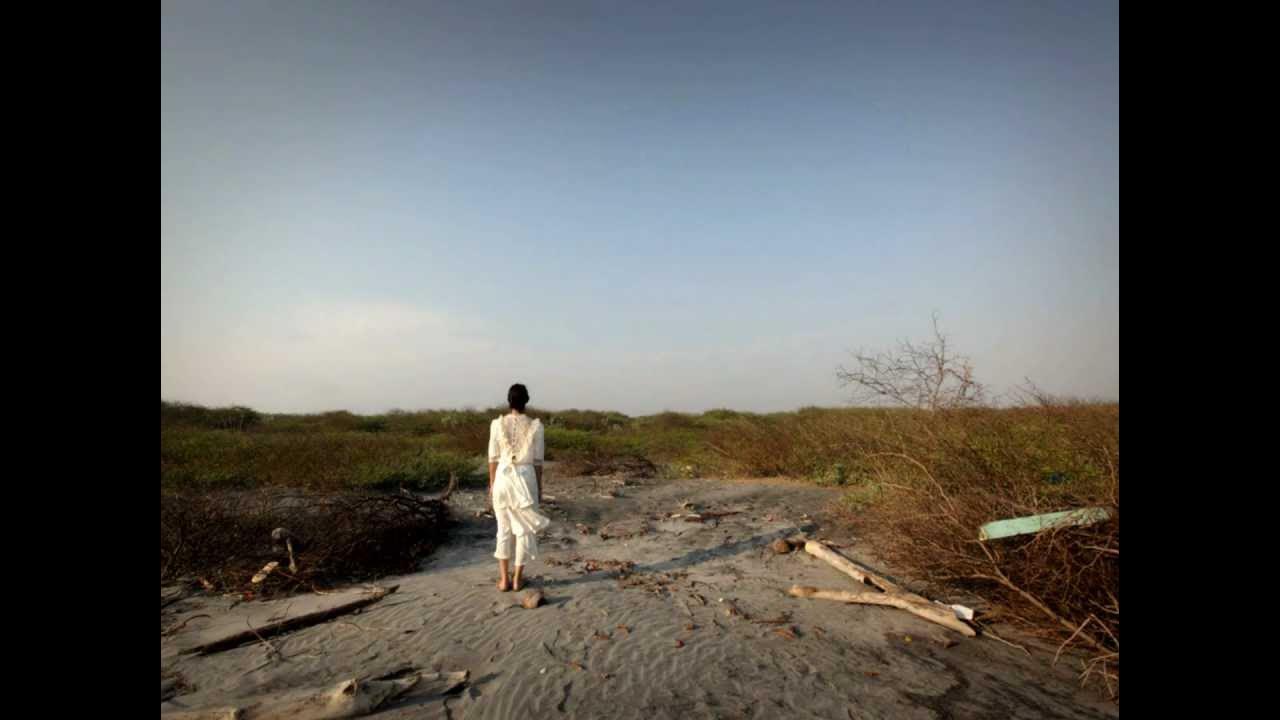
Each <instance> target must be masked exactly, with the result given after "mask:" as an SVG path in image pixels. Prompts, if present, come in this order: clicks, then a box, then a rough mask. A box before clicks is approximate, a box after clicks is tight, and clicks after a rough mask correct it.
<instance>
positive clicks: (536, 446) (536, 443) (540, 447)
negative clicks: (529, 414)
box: [533, 422, 546, 465]
mask: <svg viewBox="0 0 1280 720" xmlns="http://www.w3.org/2000/svg"><path fill="white" fill-rule="evenodd" d="M545 450H546V443H545V442H544V440H543V437H542V423H541V422H539V423H538V427H536V428H534V430H533V464H534V465H541V464H542V456H543V453H544V452H545Z"/></svg>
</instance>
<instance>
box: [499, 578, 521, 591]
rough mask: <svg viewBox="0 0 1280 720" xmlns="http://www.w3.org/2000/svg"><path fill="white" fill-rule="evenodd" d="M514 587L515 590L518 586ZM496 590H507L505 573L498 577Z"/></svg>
mask: <svg viewBox="0 0 1280 720" xmlns="http://www.w3.org/2000/svg"><path fill="white" fill-rule="evenodd" d="M516 589H517V590H519V588H516ZM498 590H500V591H502V592H506V591H507V576H506V575H503V576H502V577H501V578H499V579H498Z"/></svg>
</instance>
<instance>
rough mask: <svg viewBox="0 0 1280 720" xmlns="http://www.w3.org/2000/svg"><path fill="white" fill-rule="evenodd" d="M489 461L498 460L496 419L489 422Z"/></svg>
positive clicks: (494, 461)
mask: <svg viewBox="0 0 1280 720" xmlns="http://www.w3.org/2000/svg"><path fill="white" fill-rule="evenodd" d="M489 462H491V463H496V462H498V421H496V420H495V421H493V422H491V423H489Z"/></svg>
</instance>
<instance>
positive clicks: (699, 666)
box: [161, 469, 1119, 720]
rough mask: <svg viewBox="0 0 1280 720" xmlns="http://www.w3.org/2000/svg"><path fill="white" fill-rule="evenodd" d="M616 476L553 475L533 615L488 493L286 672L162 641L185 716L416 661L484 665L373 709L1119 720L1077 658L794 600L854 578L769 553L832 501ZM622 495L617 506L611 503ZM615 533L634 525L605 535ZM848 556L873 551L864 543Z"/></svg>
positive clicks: (283, 645)
mask: <svg viewBox="0 0 1280 720" xmlns="http://www.w3.org/2000/svg"><path fill="white" fill-rule="evenodd" d="M621 482H622V481H620V480H611V479H608V478H599V479H593V478H565V479H559V478H556V477H555V473H554V469H551V470H549V474H548V481H547V490H546V494H547V495H549V496H552V497H554V498H556V501H555V502H554V503H552V504H549V505H548V507H549V508H550V514H551V515H552V517H553V519H554V520H555V521H556V522H555V524H554V525H553V526H552V527H551V529H550V531H549V534H548V535H547V536H546V537H545V538H544V540H543V541H542V546H541V557H540V558H539V559H538V560H537V561H534V562H533V563H531V565H530V567H529V568H528V570H529V571H530V575H531V578H530V579H531V583H530V585H531V586H534V587H541V588H542V589H543V591H544V592H545V594H546V598H547V604H546V605H545V606H543V607H541V608H538V609H536V610H525V609H523V608H521V607H519V606H518V605H516V602H517V600H518V596H517V595H515V594H513V593H500V592H498V591H497V590H496V589H495V588H494V587H493V583H494V580H495V576H494V575H495V569H494V562H493V559H492V551H493V532H494V524H493V520H492V519H491V518H489V517H475V516H474V513H475V512H476V511H477V510H479V509H481V508H482V507H483V505H484V500H485V499H484V494H483V492H475V491H467V492H460V493H458V494H456V495H455V497H454V499H453V500H452V501H451V504H452V505H453V507H454V508H455V513H456V514H457V515H459V516H462V517H465V518H466V519H465V520H464V522H463V524H462V526H461V527H460V529H459V532H458V533H457V535H456V536H455V538H454V539H453V540H452V541H451V543H450V544H449V545H448V546H446V547H445V548H444V549H443V550H441V551H440V552H439V553H437V555H436V556H435V557H434V558H433V559H432V560H430V561H429V562H427V563H426V564H425V565H424V566H423V569H422V571H421V572H419V573H416V574H414V575H409V576H405V577H400V578H388V579H385V580H384V581H382V583H381V584H384V585H390V584H397V583H398V584H399V585H400V590H399V592H397V593H396V594H394V595H392V596H389V597H388V598H387V599H385V600H383V601H382V602H380V603H378V604H376V605H374V606H372V607H370V608H368V609H366V610H364V611H362V612H360V613H359V614H355V615H350V616H347V617H344V618H341V619H339V620H336V621H331V622H328V623H325V624H323V625H319V626H316V627H311V628H307V629H304V630H300V631H297V632H294V633H292V634H289V635H287V636H283V637H280V638H278V639H276V640H275V645H276V646H277V647H278V648H279V649H280V650H281V651H282V653H283V654H284V656H285V658H286V659H285V660H284V661H283V662H282V661H279V660H271V659H269V658H268V657H267V653H266V652H265V650H264V648H262V647H261V646H247V647H241V648H237V649H234V650H230V651H226V652H222V653H219V654H215V655H212V656H208V657H187V656H184V657H179V658H175V657H172V648H171V647H170V646H171V644H172V642H173V641H168V640H164V639H162V642H161V655H162V670H163V669H168V670H176V671H177V672H179V673H181V675H182V677H183V679H184V680H185V681H186V683H188V684H189V685H192V686H194V688H195V689H194V690H193V691H188V692H186V693H185V694H182V695H180V696H179V697H178V698H177V700H178V702H181V703H182V704H184V705H186V706H188V707H199V706H203V705H215V704H224V703H226V702H228V701H229V700H231V699H234V698H237V697H244V696H248V695H253V694H260V693H269V692H274V691H280V690H285V689H290V688H295V687H300V686H304V685H325V684H329V683H336V682H337V681H338V680H340V679H342V678H345V677H349V676H355V677H362V678H368V677H376V676H379V675H383V674H385V673H390V672H393V671H395V670H397V669H399V668H403V667H409V666H411V667H416V668H420V669H425V670H445V671H450V670H468V671H470V673H471V679H470V682H469V683H468V685H467V686H466V687H465V689H463V690H462V691H461V692H458V693H455V694H453V695H450V696H448V697H445V698H439V697H437V698H431V699H426V700H422V699H417V700H414V699H411V700H409V701H407V702H404V703H401V704H399V705H396V706H393V707H391V708H390V709H387V710H385V711H383V712H381V713H378V714H377V715H376V716H375V717H378V718H409V717H414V718H418V717H453V718H514V717H538V718H542V717H548V718H551V717H581V718H592V717H618V718H644V719H645V720H654V719H657V718H704V717H705V718H745V717H750V718H772V717H787V718H840V719H844V720H847V719H848V718H885V717H892V718H947V717H954V718H984V717H990V718H1046V717H1061V718H1098V717H1113V716H1118V714H1119V713H1118V708H1117V707H1116V706H1114V705H1112V704H1110V703H1108V702H1105V701H1103V700H1101V699H1100V698H1098V697H1097V695H1096V694H1095V693H1093V692H1092V691H1080V690H1078V688H1077V685H1076V680H1075V676H1074V673H1072V671H1071V670H1070V669H1069V666H1068V665H1067V664H1066V663H1063V664H1061V665H1060V666H1059V667H1058V668H1057V669H1054V668H1051V667H1049V664H1048V659H1047V657H1046V656H1045V655H1044V654H1043V653H1038V654H1037V656H1036V657H1027V656H1026V655H1025V654H1023V653H1022V652H1020V651H1017V650H1014V649H1013V648H1010V647H1008V646H1006V645H1002V644H999V643H996V642H994V641H992V640H989V639H983V638H977V639H966V638H962V637H959V636H958V635H957V634H955V633H953V632H950V631H947V630H946V629H944V628H941V627H938V626H935V625H932V624H930V623H928V622H926V621H924V620H921V619H919V618H916V617H914V616H912V615H910V614H907V613H905V612H902V611H899V610H893V609H888V608H877V607H862V606H846V605H840V604H836V603H828V602H821V601H812V600H798V599H795V598H791V597H788V596H787V595H786V590H787V588H789V587H790V586H791V585H792V584H795V583H800V584H808V585H816V586H819V587H825V588H845V587H848V585H849V583H850V582H851V581H849V580H848V579H847V578H846V577H845V576H843V575H840V574H839V573H837V572H836V571H835V570H833V569H831V568H830V567H828V566H826V565H825V564H823V563H822V562H821V561H818V560H816V559H814V558H812V557H810V556H808V555H806V554H805V553H803V552H798V553H792V554H789V555H775V554H774V553H773V552H772V551H771V550H769V549H768V547H767V545H768V543H769V542H771V541H772V540H774V539H775V538H778V537H786V536H788V535H791V534H793V533H795V532H797V531H798V530H800V529H802V528H806V529H813V524H814V523H817V526H816V527H817V530H818V531H819V534H821V519H822V518H821V508H822V507H823V506H824V505H825V504H827V503H828V502H830V501H831V500H832V499H833V498H834V493H833V492H832V491H829V490H825V489H822V488H816V487H812V486H805V485H798V484H790V483H779V482H765V481H761V482H746V481H741V482H728V483H725V482H716V481H708V480H690V481H660V480H632V481H628V484H627V485H625V486H622V485H621ZM609 490H613V491H614V492H616V493H617V495H618V496H617V497H602V496H601V495H603V493H604V492H606V491H609ZM685 501H690V502H692V503H694V504H695V505H696V506H697V507H698V508H699V509H703V510H719V511H732V510H741V511H742V512H741V514H737V515H731V516H728V517H724V518H722V519H720V520H719V521H717V522H710V523H704V524H698V523H689V522H685V521H683V520H670V519H665V518H666V516H667V515H668V514H669V513H680V512H689V511H688V510H685V509H682V507H681V504H682V503H683V502H685ZM639 521H645V522H646V523H647V526H648V527H647V529H646V528H642V527H640V522H639ZM578 523H584V524H586V525H589V526H590V528H591V531H592V532H591V534H589V535H584V534H582V533H581V532H580V531H579V530H578V529H577V527H576V524H578ZM611 523H612V524H611ZM602 525H604V526H605V527H606V528H607V530H606V532H609V531H616V532H624V533H625V532H626V531H628V530H630V531H635V532H638V533H639V534H637V535H635V536H632V537H610V538H609V539H602V538H601V537H600V535H599V534H598V532H599V530H600V528H601V526H602ZM832 539H836V540H839V539H840V538H834V537H833V538H832ZM844 552H846V553H848V554H850V555H852V556H853V557H855V558H860V559H865V558H867V556H866V555H865V553H864V552H863V549H862V548H860V547H859V545H858V543H856V542H853V543H852V544H851V545H850V546H849V547H848V548H846V549H845V550H844ZM587 560H595V561H610V560H614V561H630V562H633V563H635V568H634V570H632V571H631V573H630V574H629V575H628V576H627V577H625V578H623V579H622V580H619V578H618V577H617V576H616V573H615V572H614V571H612V570H610V569H607V568H602V569H600V570H597V571H594V572H583V569H584V567H585V563H586V561H587ZM699 598H701V599H699ZM941 599H950V600H958V599H957V598H941ZM722 600H723V602H722ZM703 601H705V604H704V603H703ZM217 602H218V601H216V600H205V599H194V600H189V601H183V602H182V603H179V604H178V605H176V606H174V607H172V608H171V610H172V611H174V612H175V614H176V615H177V616H178V620H179V621H180V620H181V618H182V617H184V616H191V615H194V614H197V613H200V612H210V608H211V607H214V606H216V604H217ZM731 607H732V608H736V609H737V611H738V612H737V613H736V614H735V613H733V612H732V610H731ZM784 613H786V614H789V622H788V623H787V624H786V625H783V626H781V627H786V628H790V629H792V630H793V631H794V633H795V636H796V637H795V638H794V639H792V638H789V637H785V636H784V634H782V633H778V632H776V630H777V629H778V628H779V627H780V626H779V625H769V624H759V623H756V622H753V621H754V620H760V619H774V618H778V617H779V616H780V615H782V614H784ZM200 622H201V620H195V621H193V622H192V623H191V626H192V627H199V623H200ZM908 637H909V638H910V641H908V640H907V638H908ZM946 638H951V639H955V640H958V641H959V644H957V645H955V646H953V647H950V648H945V647H943V645H942V644H941V643H940V642H938V641H939V640H943V639H946Z"/></svg>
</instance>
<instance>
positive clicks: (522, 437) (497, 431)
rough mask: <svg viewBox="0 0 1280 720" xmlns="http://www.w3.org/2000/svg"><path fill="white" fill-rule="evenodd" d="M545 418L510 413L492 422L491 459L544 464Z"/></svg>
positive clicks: (510, 462)
mask: <svg viewBox="0 0 1280 720" xmlns="http://www.w3.org/2000/svg"><path fill="white" fill-rule="evenodd" d="M542 435H543V433H542V421H541V420H537V419H535V418H531V417H529V416H528V415H524V414H516V413H510V414H507V415H503V416H501V417H498V418H495V419H494V421H493V422H492V423H490V424H489V462H491V463H508V464H511V465H541V464H542V456H543V452H544V450H545V444H544V440H543V437H542Z"/></svg>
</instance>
